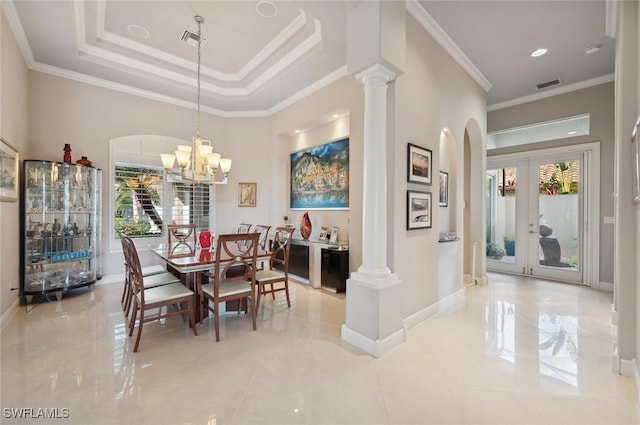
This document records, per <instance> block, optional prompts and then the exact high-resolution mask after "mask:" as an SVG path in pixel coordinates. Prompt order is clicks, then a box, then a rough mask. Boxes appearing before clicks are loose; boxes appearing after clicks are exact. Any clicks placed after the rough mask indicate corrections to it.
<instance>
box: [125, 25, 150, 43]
mask: <svg viewBox="0 0 640 425" xmlns="http://www.w3.org/2000/svg"><path fill="white" fill-rule="evenodd" d="M127 31H129V34H131V35H132V36H134V37H137V38H142V39H145V40H146V39H147V38H149V37H150V34H149V31H148V30H147V29H146V28H145V27H141V26H140V25H129V26H128V27H127Z"/></svg>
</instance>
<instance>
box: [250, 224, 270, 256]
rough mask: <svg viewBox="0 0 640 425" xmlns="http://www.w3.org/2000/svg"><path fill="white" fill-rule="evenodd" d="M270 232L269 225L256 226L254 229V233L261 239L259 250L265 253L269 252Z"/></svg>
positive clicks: (259, 240)
mask: <svg viewBox="0 0 640 425" xmlns="http://www.w3.org/2000/svg"><path fill="white" fill-rule="evenodd" d="M269 230H271V226H269V225H267V224H256V226H255V227H254V228H253V231H254V232H255V233H257V234H259V235H260V237H259V238H258V248H260V249H261V250H263V251H267V241H268V238H269Z"/></svg>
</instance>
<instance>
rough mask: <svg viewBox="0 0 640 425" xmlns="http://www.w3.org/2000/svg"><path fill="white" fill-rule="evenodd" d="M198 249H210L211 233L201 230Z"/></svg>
mask: <svg viewBox="0 0 640 425" xmlns="http://www.w3.org/2000/svg"><path fill="white" fill-rule="evenodd" d="M199 238H200V247H201V248H202V249H208V248H209V247H211V232H210V231H208V230H203V231H202V232H200V236H199Z"/></svg>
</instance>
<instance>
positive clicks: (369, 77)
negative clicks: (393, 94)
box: [355, 63, 396, 85]
mask: <svg viewBox="0 0 640 425" xmlns="http://www.w3.org/2000/svg"><path fill="white" fill-rule="evenodd" d="M395 78H396V73H395V72H393V71H392V70H391V69H390V68H388V67H386V66H384V65H383V64H381V63H376V64H375V65H372V66H370V67H369V68H367V69H365V70H364V71H361V72H359V73H357V74H356V75H355V79H356V80H358V81H360V82H361V83H362V84H365V85H366V84H367V82H369V81H375V80H381V81H382V82H384V83H388V82H389V81H392V80H395Z"/></svg>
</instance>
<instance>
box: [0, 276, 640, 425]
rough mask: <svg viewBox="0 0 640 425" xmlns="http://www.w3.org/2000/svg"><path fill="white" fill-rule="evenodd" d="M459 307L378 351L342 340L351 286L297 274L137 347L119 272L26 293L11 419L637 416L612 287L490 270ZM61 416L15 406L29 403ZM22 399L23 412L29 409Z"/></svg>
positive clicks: (463, 420)
mask: <svg viewBox="0 0 640 425" xmlns="http://www.w3.org/2000/svg"><path fill="white" fill-rule="evenodd" d="M489 280H490V284H489V285H487V286H477V287H476V286H474V287H469V288H468V289H467V296H466V302H465V304H464V305H463V306H460V307H457V308H452V309H451V310H449V311H446V312H444V313H442V314H441V315H439V316H438V317H436V318H433V319H431V320H429V321H427V322H424V323H422V324H421V325H419V326H417V327H415V328H413V329H410V330H409V332H408V341H407V342H406V343H405V344H403V345H401V346H400V347H398V348H396V349H394V350H393V351H391V352H390V353H388V354H387V355H385V356H384V357H383V358H381V359H374V358H372V357H370V356H368V355H366V354H364V353H362V352H360V351H359V350H358V349H355V348H353V347H351V346H349V345H348V344H345V343H344V342H342V341H341V340H340V326H341V324H342V323H343V322H344V309H345V300H344V297H343V296H336V295H332V294H328V293H325V292H322V291H319V290H313V289H309V288H308V287H305V286H300V285H295V284H294V285H293V300H294V302H293V305H292V307H291V309H287V308H286V303H284V300H283V298H278V299H276V301H275V302H274V301H271V300H268V301H267V302H265V303H264V309H263V310H262V311H261V312H260V314H259V318H258V322H259V328H258V331H257V332H253V331H252V330H251V325H250V320H249V318H248V317H243V316H237V315H232V316H228V317H226V318H225V319H224V320H223V322H222V340H221V342H219V343H216V342H215V336H214V332H213V328H212V325H211V324H208V323H205V324H204V325H202V326H201V327H200V328H199V333H200V335H199V336H197V337H195V336H193V334H192V333H191V332H190V331H189V330H188V327H187V326H185V325H184V323H183V322H182V320H181V319H180V318H179V317H173V318H170V319H168V320H167V321H166V322H164V323H162V324H160V323H155V324H149V325H145V326H146V327H145V332H144V333H143V336H142V342H141V345H140V351H139V352H138V353H135V354H134V353H132V352H131V350H132V346H133V344H132V342H133V341H132V339H130V338H128V337H127V335H126V332H125V325H124V319H123V314H122V311H121V309H120V290H121V288H120V285H117V284H101V285H97V287H96V288H95V290H94V291H93V292H88V291H86V292H83V291H79V292H77V293H75V294H72V295H70V296H67V297H65V298H64V299H63V300H62V301H61V302H51V303H44V304H41V305H39V306H37V307H36V308H34V309H33V310H31V311H30V312H29V313H26V312H25V310H24V308H21V309H20V311H19V312H18V313H17V314H16V315H15V317H14V318H13V319H12V320H11V321H10V322H9V324H8V325H7V326H6V327H5V329H4V330H3V331H2V333H1V337H2V350H1V353H0V354H1V357H0V361H1V363H2V377H1V382H2V388H1V389H2V393H1V395H0V397H1V399H0V400H1V405H2V418H0V422H1V423H2V424H3V425H4V424H13V423H16V424H45V423H56V424H82V425H92V424H97V425H102V424H137V425H146V424H154V425H161V424H171V425H180V424H199V425H221V424H252V425H253V424H279V425H287V424H366V425H374V424H436V425H444V424H490V425H499V424H545V425H550V424H562V425H571V424H575V425H587V424H603V425H605V424H606V425H615V424H624V425H632V424H640V409H639V407H638V403H637V395H636V390H635V388H634V384H633V382H632V380H630V379H629V378H625V377H621V376H616V375H613V374H612V373H611V372H610V368H611V366H610V365H611V347H612V337H611V334H612V329H611V325H610V304H611V293H607V292H599V291H594V290H591V289H588V288H583V287H578V286H571V285H565V284H558V283H550V282H543V281H536V280H531V279H523V278H517V277H509V276H501V275H490V279H489ZM12 408H16V409H19V408H32V409H33V410H32V411H31V412H30V413H29V414H30V415H31V416H37V415H38V414H44V412H43V411H38V410H37V409H39V408H49V409H58V410H48V411H47V412H49V413H51V412H53V414H57V415H58V416H68V417H66V418H61V419H60V418H59V419H51V420H46V419H13V418H10V416H12V415H15V414H16V413H17V412H18V411H19V410H11V409H12ZM22 412H23V413H24V411H22Z"/></svg>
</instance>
